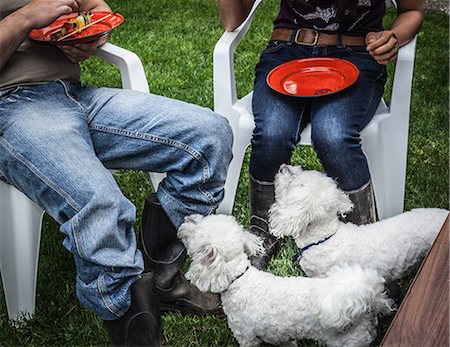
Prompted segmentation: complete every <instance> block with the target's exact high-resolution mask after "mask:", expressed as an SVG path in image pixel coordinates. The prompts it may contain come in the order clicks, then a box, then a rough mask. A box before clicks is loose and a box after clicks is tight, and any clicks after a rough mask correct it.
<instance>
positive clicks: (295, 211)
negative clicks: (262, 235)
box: [269, 199, 317, 239]
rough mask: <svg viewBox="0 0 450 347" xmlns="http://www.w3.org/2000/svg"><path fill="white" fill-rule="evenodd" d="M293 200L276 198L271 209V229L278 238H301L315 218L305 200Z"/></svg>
mask: <svg viewBox="0 0 450 347" xmlns="http://www.w3.org/2000/svg"><path fill="white" fill-rule="evenodd" d="M292 201H293V200H289V201H283V200H282V199H279V200H276V201H275V203H274V204H273V205H272V206H271V207H270V209H269V231H270V233H271V234H272V235H273V236H275V237H277V238H283V237H284V236H291V237H293V238H294V239H297V238H299V237H300V235H301V234H302V233H303V232H304V231H305V230H306V227H307V226H308V224H309V223H310V221H311V219H312V218H313V216H312V215H311V213H310V211H309V209H308V206H307V204H305V201H301V200H298V203H292ZM316 212H317V211H316Z"/></svg>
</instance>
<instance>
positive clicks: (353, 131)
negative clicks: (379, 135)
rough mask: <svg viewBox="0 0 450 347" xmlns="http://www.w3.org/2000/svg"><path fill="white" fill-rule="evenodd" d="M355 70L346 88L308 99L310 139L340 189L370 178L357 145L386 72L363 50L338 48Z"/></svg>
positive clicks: (380, 92)
mask: <svg viewBox="0 0 450 347" xmlns="http://www.w3.org/2000/svg"><path fill="white" fill-rule="evenodd" d="M342 51H344V53H341V54H343V55H344V57H345V59H347V60H350V61H352V62H353V63H354V64H355V65H356V66H357V67H358V69H359V72H360V75H359V78H358V80H357V82H356V83H355V84H354V85H353V86H351V87H350V88H348V89H346V90H344V91H342V92H339V93H336V94H331V95H328V96H323V97H320V98H317V99H313V100H312V102H311V138H312V142H313V146H314V149H315V151H316V153H317V156H318V157H319V159H320V161H321V163H322V165H323V167H324V170H325V172H326V173H327V175H328V176H330V177H332V178H333V179H335V180H336V181H337V183H338V184H339V186H340V188H341V189H343V190H345V191H352V190H355V189H359V188H361V187H363V186H364V185H365V184H367V183H368V182H369V181H370V173H369V167H368V164H367V159H366V157H365V154H364V153H363V151H362V147H361V137H360V132H361V130H362V129H363V128H364V127H365V126H366V125H367V124H368V123H369V122H370V120H371V119H372V118H373V116H374V114H375V111H376V109H377V107H378V104H379V102H380V99H381V97H382V96H383V90H384V83H385V81H386V71H385V68H384V66H382V65H379V64H378V63H376V62H375V60H373V58H371V57H370V56H369V54H368V53H367V52H366V51H365V49H364V50H363V51H361V53H359V52H357V53H356V52H355V53H353V51H351V54H349V53H348V50H347V49H346V48H342V49H340V50H338V52H342Z"/></svg>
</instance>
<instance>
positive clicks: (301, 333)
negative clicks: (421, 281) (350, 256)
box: [178, 215, 392, 347]
mask: <svg viewBox="0 0 450 347" xmlns="http://www.w3.org/2000/svg"><path fill="white" fill-rule="evenodd" d="M178 235H179V237H180V239H181V240H182V241H183V243H184V245H185V246H186V249H187V253H188V255H189V256H190V257H191V259H192V262H191V265H190V268H189V270H188V271H187V273H186V277H187V278H188V279H189V280H190V281H191V282H192V283H193V284H194V285H196V286H197V287H198V288H199V289H200V290H202V291H212V292H215V293H220V294H221V299H222V304H223V309H224V312H225V314H226V316H227V319H228V325H229V327H230V329H231V331H232V332H233V334H234V336H235V338H236V339H237V341H238V342H239V344H240V345H241V346H258V345H259V344H260V343H262V342H263V341H264V342H266V343H270V344H275V345H283V346H286V345H287V344H289V345H296V342H295V341H296V340H300V339H314V340H317V341H322V342H324V343H326V344H327V345H329V346H347V347H348V346H358V347H360V346H366V345H369V344H370V342H371V341H373V339H374V338H375V335H376V326H377V313H379V312H383V313H386V312H388V311H390V310H392V302H391V300H389V299H387V297H386V295H385V294H384V279H383V278H382V277H380V276H379V275H378V274H377V273H376V272H375V271H373V270H364V269H362V268H361V267H360V266H352V267H350V266H341V267H338V268H333V269H331V270H330V271H329V273H328V274H327V277H324V278H307V277H279V276H275V275H274V274H271V273H268V272H264V271H261V270H258V269H257V268H255V267H253V266H252V265H251V264H250V261H249V257H250V256H252V255H256V254H258V253H259V252H261V251H262V240H261V239H260V238H259V237H257V236H255V235H253V234H251V233H249V232H248V231H246V230H244V229H243V228H242V226H241V225H240V224H239V223H237V222H236V220H235V219H234V217H232V216H227V215H210V216H207V217H203V216H200V215H191V216H188V217H186V218H185V221H184V223H183V224H182V225H181V227H180V229H179V232H178Z"/></svg>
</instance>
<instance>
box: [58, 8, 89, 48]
mask: <svg viewBox="0 0 450 347" xmlns="http://www.w3.org/2000/svg"><path fill="white" fill-rule="evenodd" d="M91 18H92V14H91V13H90V12H87V13H84V12H78V15H77V16H76V17H74V18H71V19H69V20H67V22H64V24H63V25H62V26H61V28H59V29H58V31H56V32H54V33H53V34H52V35H51V36H50V40H51V41H57V40H59V39H61V38H62V37H64V36H66V35H68V34H70V33H72V32H74V31H79V30H81V29H82V28H83V27H85V26H87V25H88V24H89V23H91Z"/></svg>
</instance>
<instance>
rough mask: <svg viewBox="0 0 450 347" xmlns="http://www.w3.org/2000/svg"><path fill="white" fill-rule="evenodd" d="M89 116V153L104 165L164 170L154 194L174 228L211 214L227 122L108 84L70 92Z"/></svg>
mask: <svg viewBox="0 0 450 347" xmlns="http://www.w3.org/2000/svg"><path fill="white" fill-rule="evenodd" d="M76 92H77V93H78V95H79V97H80V102H81V103H82V104H83V105H85V107H86V109H87V114H88V115H89V131H90V134H91V137H92V141H93V145H94V148H95V152H96V154H97V156H98V157H99V158H100V160H101V161H102V162H103V163H104V164H105V165H106V166H107V167H108V168H129V169H139V170H145V171H151V172H166V173H167V177H166V178H165V179H164V180H163V181H162V182H161V184H160V185H159V187H158V191H157V196H158V199H159V201H160V202H161V204H162V206H163V208H164V210H165V211H166V212H167V214H168V216H169V218H170V219H171V221H172V222H173V224H174V225H175V227H176V228H178V227H179V226H180V225H181V223H182V222H183V219H184V217H185V216H187V215H190V214H194V213H199V214H203V215H207V214H210V213H212V212H213V211H214V210H215V209H216V208H217V207H218V205H219V203H220V202H221V201H222V199H223V186H224V184H225V179H226V174H227V170H228V165H229V163H230V161H231V157H232V151H231V148H232V132H231V127H230V126H229V124H228V121H227V120H226V119H225V118H224V117H222V116H220V115H218V114H216V113H214V112H212V111H211V110H209V109H207V108H203V107H199V106H197V105H192V104H189V103H186V102H183V101H178V100H174V99H169V98H166V97H163V96H157V95H153V94H147V93H140V92H135V91H129V90H128V91H127V90H116V89H109V88H101V89H96V90H94V89H89V88H81V89H79V90H77V91H76Z"/></svg>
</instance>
